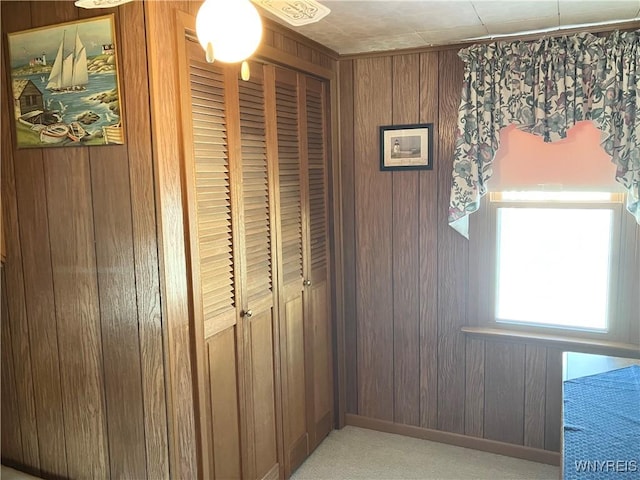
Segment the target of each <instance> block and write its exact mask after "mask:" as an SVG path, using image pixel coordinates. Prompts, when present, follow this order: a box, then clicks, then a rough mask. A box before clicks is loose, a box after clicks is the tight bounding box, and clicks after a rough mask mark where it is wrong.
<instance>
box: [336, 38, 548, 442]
mask: <svg viewBox="0 0 640 480" xmlns="http://www.w3.org/2000/svg"><path fill="white" fill-rule="evenodd" d="M461 81H462V63H461V62H460V61H459V59H458V57H457V54H456V52H455V51H454V50H443V51H440V52H427V53H414V54H404V55H390V56H376V57H371V58H358V59H354V60H344V61H341V62H340V88H341V92H340V93H341V97H340V98H341V105H340V117H341V118H340V122H341V132H342V133H343V135H342V136H341V142H340V145H341V160H342V172H343V176H342V183H343V212H344V224H343V232H344V258H345V264H344V269H345V320H346V325H345V337H346V352H347V355H346V358H347V365H346V371H347V381H346V385H347V413H351V414H356V415H359V416H363V417H368V418H373V419H378V420H385V421H391V422H395V423H398V424H405V425H412V426H418V427H423V428H429V429H437V430H443V431H446V432H452V433H459V434H467V435H473V436H478V437H486V438H490V439H494V440H502V441H505V442H512V443H516V444H520V445H522V444H525V445H531V446H536V447H540V448H544V447H545V446H546V447H547V448H550V449H557V448H558V435H557V432H558V431H559V417H558V414H559V407H560V403H559V397H558V395H557V393H558V392H559V385H558V387H557V388H556V386H555V384H554V383H553V381H551V380H552V379H553V378H555V377H553V372H556V371H557V369H558V368H559V366H560V364H559V363H558V362H559V360H558V358H557V356H556V355H552V354H551V353H547V351H546V349H544V348H542V349H535V348H533V349H531V348H529V347H528V346H525V345H516V344H503V343H496V342H485V341H484V340H480V339H471V338H469V339H466V338H465V337H464V334H463V333H462V332H461V330H460V329H461V327H462V326H463V325H465V324H466V321H467V282H468V279H467V274H468V269H469V266H468V263H469V262H468V255H469V251H468V250H469V249H468V243H467V241H466V240H465V239H463V238H462V237H461V236H460V235H458V234H457V233H456V232H455V231H453V230H452V229H451V228H449V227H448V225H447V219H446V215H447V207H448V204H449V192H450V185H451V168H452V163H451V162H452V153H453V145H454V135H455V131H456V122H457V109H458V104H459V99H460V85H461ZM411 123H433V125H434V142H435V144H434V146H433V152H434V168H433V170H432V171H413V172H398V171H394V172H381V171H380V170H379V151H378V126H380V125H388V124H411ZM525 352H526V355H525ZM547 356H551V359H550V365H551V368H549V369H548V368H547ZM525 360H526V362H525ZM547 375H551V377H553V378H550V379H547ZM504 382H509V384H508V385H505V383H504ZM547 385H549V387H548V388H546V387H547ZM525 388H526V389H527V393H531V395H525ZM540 388H542V389H541V390H540ZM525 398H526V399H527V401H526V404H525V403H523V402H524V399H525ZM540 398H543V399H545V400H548V401H547V403H548V405H549V408H547V409H545V408H544V402H543V403H542V405H543V407H542V408H541V407H540V405H541V403H540V402H538V401H537V400H539V399H540ZM485 406H486V407H485ZM556 411H557V412H558V413H554V412H556ZM525 417H526V423H525ZM547 424H548V429H547V430H546V432H547V436H548V441H547V442H546V444H545V442H544V440H545V438H544V434H545V428H544V427H545V425H547ZM525 430H526V432H525Z"/></svg>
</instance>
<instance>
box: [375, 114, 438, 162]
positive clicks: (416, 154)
mask: <svg viewBox="0 0 640 480" xmlns="http://www.w3.org/2000/svg"><path fill="white" fill-rule="evenodd" d="M432 169H433V123H416V124H412V125H383V126H381V127H380V170H432Z"/></svg>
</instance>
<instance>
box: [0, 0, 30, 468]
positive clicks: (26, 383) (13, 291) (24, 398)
mask: <svg viewBox="0 0 640 480" xmlns="http://www.w3.org/2000/svg"><path fill="white" fill-rule="evenodd" d="M20 14H21V15H22V17H21V18H19V19H18V20H17V22H16V23H17V24H16V25H15V26H14V25H13V24H11V23H10V20H11V19H12V18H14V17H15V16H17V15H20ZM28 22H29V8H28V6H27V8H26V9H25V8H24V6H21V5H19V4H17V3H13V2H11V3H10V4H5V3H3V4H2V31H3V34H4V32H7V31H15V30H20V29H22V28H27V27H28ZM2 47H3V48H2V57H3V58H2V67H3V80H4V67H5V65H7V64H8V60H9V58H8V55H9V52H8V45H7V43H6V42H5V41H4V38H3V42H2ZM0 94H2V95H7V96H8V98H13V96H12V94H11V88H10V85H7V84H6V83H5V82H3V88H2V91H1V92H0ZM2 104H3V107H4V105H12V103H9V102H4V100H3V102H2ZM2 110H3V114H2V125H3V135H2V208H3V215H2V216H3V222H4V225H3V227H4V237H5V246H6V250H7V259H6V262H5V264H4V271H5V275H6V280H7V284H6V286H5V288H6V291H5V293H6V295H7V300H8V305H7V313H8V317H7V320H6V321H7V322H9V330H10V332H11V333H10V335H9V336H8V339H10V340H11V348H10V351H11V352H12V354H13V368H14V372H13V375H14V379H15V394H16V399H17V407H18V410H17V412H16V413H17V415H18V421H19V425H20V429H19V431H18V433H19V434H20V436H21V444H22V458H21V460H22V462H24V463H25V464H28V465H30V466H32V467H34V471H35V472H36V473H37V470H38V469H39V467H40V458H39V453H40V452H39V445H38V437H37V435H38V432H37V424H36V405H35V399H34V380H33V374H32V368H31V367H32V360H31V355H30V339H29V333H30V331H29V322H28V312H27V310H26V298H25V283H24V282H25V278H24V273H23V270H22V261H23V255H24V253H25V252H24V251H23V247H22V246H21V245H20V237H19V235H20V233H19V220H18V219H19V212H18V209H17V200H16V197H17V192H16V184H15V176H14V162H16V161H18V160H19V158H16V157H15V152H13V153H14V155H12V154H11V153H12V152H10V150H9V149H10V148H11V145H12V144H13V140H12V138H11V135H10V132H9V129H8V128H7V127H8V125H9V115H13V109H10V110H9V109H8V108H7V107H4V108H3V109H2ZM8 150H9V151H8ZM3 368H4V366H3Z"/></svg>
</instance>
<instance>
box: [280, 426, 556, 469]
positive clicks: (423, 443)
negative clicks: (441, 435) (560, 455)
mask: <svg viewBox="0 0 640 480" xmlns="http://www.w3.org/2000/svg"><path fill="white" fill-rule="evenodd" d="M559 476H560V469H559V467H553V466H550V465H544V464H541V463H535V462H529V461H526V460H519V459H516V458H511V457H505V456H502V455H495V454H492V453H486V452H480V451H477V450H471V449H468V448H461V447H455V446H452V445H446V444H443V443H437V442H430V441H427V440H420V439H417V438H410V437H404V436H401V435H394V434H391V433H382V432H376V431H374V430H367V429H363V428H357V427H350V426H347V427H345V428H343V429H342V430H334V431H333V432H331V434H330V435H329V436H328V437H327V438H326V439H325V440H324V442H322V443H321V444H320V446H319V447H318V448H317V449H316V450H315V452H313V454H312V455H311V456H310V457H309V458H308V459H307V460H306V461H305V462H304V463H303V464H302V465H301V466H300V468H298V470H296V472H294V474H293V476H292V477H291V480H334V479H335V480H340V479H344V480H347V479H349V480H351V479H367V480H369V479H370V480H374V479H386V480H396V479H398V480H399V479H422V480H428V479H460V480H463V479H464V480H466V479H487V480H498V479H508V480H534V479H545V480H546V479H548V480H557V479H558V478H559Z"/></svg>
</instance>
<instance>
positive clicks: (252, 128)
mask: <svg viewBox="0 0 640 480" xmlns="http://www.w3.org/2000/svg"><path fill="white" fill-rule="evenodd" d="M232 71H233V72H234V73H233V74H234V75H235V76H236V78H235V81H236V84H237V86H238V97H239V101H238V105H239V114H240V121H239V123H240V125H239V126H240V151H241V164H242V166H241V169H242V186H241V190H242V195H241V196H242V204H243V209H244V216H243V220H244V221H243V226H242V227H241V230H242V237H243V242H242V243H243V248H242V250H243V252H244V261H243V267H242V271H243V273H242V278H243V282H242V287H241V295H242V299H243V300H242V303H243V304H244V312H245V314H244V315H243V317H242V323H243V329H244V331H245V346H246V348H245V362H246V365H245V370H246V378H247V385H249V386H250V388H249V389H248V391H247V409H246V411H247V416H248V418H247V424H248V432H249V434H248V442H249V444H250V445H251V448H250V451H251V452H250V457H251V458H252V462H251V463H252V472H251V476H252V477H253V478H272V479H276V478H278V476H279V473H280V472H279V468H280V464H279V462H278V458H279V455H278V429H279V425H280V418H279V412H280V403H279V391H278V389H277V388H276V385H278V384H279V365H277V363H276V358H277V355H276V351H277V344H278V342H277V331H278V329H277V325H276V318H277V315H276V312H275V309H274V295H273V268H272V258H273V255H272V245H273V244H274V243H275V242H274V238H273V235H272V233H273V232H272V229H271V225H272V223H274V221H272V217H273V215H274V212H273V209H272V205H273V200H272V197H273V192H272V191H271V190H270V188H269V185H270V183H272V182H270V177H271V176H273V173H271V171H270V166H269V163H268V161H267V133H266V125H265V123H266V122H265V94H264V78H263V72H262V65H259V64H252V65H251V79H250V80H249V81H248V82H244V81H240V82H238V79H237V73H238V72H237V69H234V70H232Z"/></svg>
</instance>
